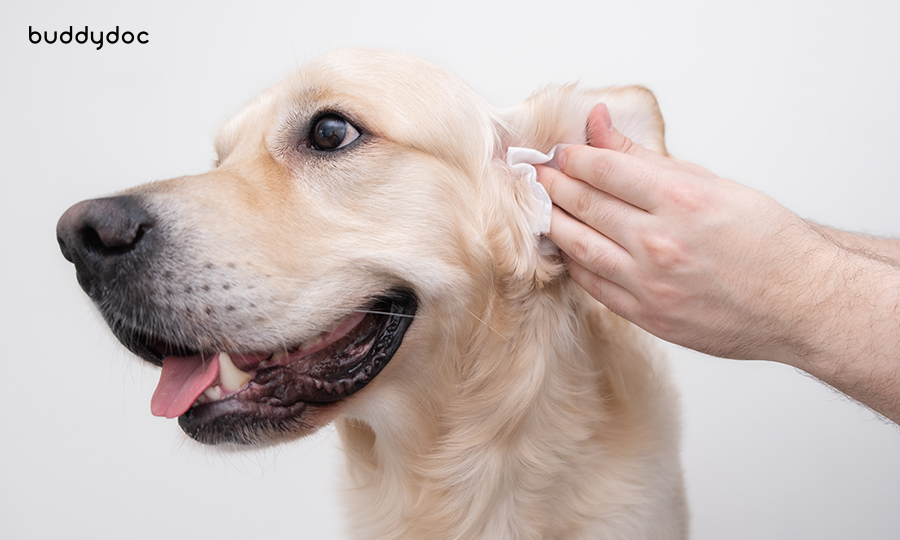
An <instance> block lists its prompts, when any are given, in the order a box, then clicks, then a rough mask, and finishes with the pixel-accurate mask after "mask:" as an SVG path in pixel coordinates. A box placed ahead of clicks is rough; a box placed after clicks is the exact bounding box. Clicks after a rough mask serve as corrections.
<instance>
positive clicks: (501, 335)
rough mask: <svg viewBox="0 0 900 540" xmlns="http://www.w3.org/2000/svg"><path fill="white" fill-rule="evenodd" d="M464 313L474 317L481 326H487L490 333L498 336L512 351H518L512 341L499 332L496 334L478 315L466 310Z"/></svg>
mask: <svg viewBox="0 0 900 540" xmlns="http://www.w3.org/2000/svg"><path fill="white" fill-rule="evenodd" d="M466 313H468V314H469V315H471V316H473V317H475V319H477V320H478V322H480V323H481V324H483V325H485V326H487V327H488V329H490V330H491V332H493V333H495V334H497V335H498V336H500V339H502V340H503V341H505V342H506V343H507V344H509V346H510V347H512V348H513V350H514V351H518V350H519V349H518V348H517V347H516V345H515V343H513V342H512V341H510V340H509V339H507V338H506V336H504V335H503V334H501V333H500V332H498V331H497V330H496V329H495V328H494V327H493V326H491V325H489V324H488V323H486V322H484V320H482V319H481V318H480V317H479V316H478V315H475V314H474V313H472V312H471V311H469V309H468V308H466Z"/></svg>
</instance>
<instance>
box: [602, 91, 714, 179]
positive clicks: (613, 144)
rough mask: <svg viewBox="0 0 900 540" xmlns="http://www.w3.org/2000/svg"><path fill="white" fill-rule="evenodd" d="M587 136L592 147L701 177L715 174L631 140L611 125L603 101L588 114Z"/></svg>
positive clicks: (610, 119) (607, 110)
mask: <svg viewBox="0 0 900 540" xmlns="http://www.w3.org/2000/svg"><path fill="white" fill-rule="evenodd" d="M587 138H588V144H589V145H590V146H593V147H594V148H605V149H607V150H613V151H616V152H621V153H623V154H628V155H630V156H634V157H636V158H639V159H642V160H645V161H648V162H650V163H652V164H654V165H658V166H661V167H666V168H668V169H674V170H680V171H683V172H689V173H692V174H695V175H697V176H701V177H713V176H715V175H714V174H713V173H711V172H709V171H707V170H706V169H704V168H703V167H700V166H699V165H694V164H693V163H690V162H687V161H679V160H673V159H672V158H670V157H668V156H664V155H662V154H657V153H656V152H654V151H653V150H649V149H647V148H645V147H643V146H641V145H639V144H637V143H636V142H634V141H632V140H631V139H629V138H628V137H626V136H625V135H623V134H622V133H620V132H619V130H617V129H616V128H615V127H613V125H612V118H611V117H610V115H609V108H607V106H606V104H605V103H599V104H597V105H595V106H594V108H593V109H592V110H591V114H590V115H589V116H588V121H587Z"/></svg>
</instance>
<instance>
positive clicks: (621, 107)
mask: <svg viewBox="0 0 900 540" xmlns="http://www.w3.org/2000/svg"><path fill="white" fill-rule="evenodd" d="M598 103H605V104H606V106H607V108H609V115H610V118H611V119H612V123H613V126H615V128H616V129H618V130H619V132H621V133H622V134H624V135H625V136H626V137H628V138H629V139H631V140H632V141H634V142H636V143H637V144H640V145H641V146H645V147H647V148H649V149H650V150H653V151H654V152H659V153H660V154H667V152H666V143H665V124H664V123H663V118H662V114H660V112H659V105H658V104H657V102H656V97H654V96H653V93H652V92H651V91H650V90H648V89H646V88H644V87H642V86H621V87H612V88H601V89H591V90H589V89H582V88H578V87H577V86H574V85H570V86H561V87H552V88H547V89H545V90H542V91H540V92H538V93H536V94H534V95H533V96H531V97H530V98H528V99H527V100H525V101H523V102H522V103H520V104H518V105H516V106H515V107H512V108H510V109H507V110H505V111H502V112H501V113H500V115H501V118H502V119H503V121H504V122H506V124H507V126H508V128H509V131H508V132H507V133H506V140H505V141H504V143H508V146H523V147H526V148H535V149H537V150H540V151H542V152H546V151H547V150H549V149H550V148H552V147H553V146H554V145H556V144H558V143H567V144H587V120H588V114H590V112H591V109H593V108H594V106H595V105H597V104H598Z"/></svg>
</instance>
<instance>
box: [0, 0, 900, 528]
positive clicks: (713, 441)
mask: <svg viewBox="0 0 900 540" xmlns="http://www.w3.org/2000/svg"><path fill="white" fill-rule="evenodd" d="M898 24H900V3H897V2H896V1H861V2H853V3H851V2H829V1H793V2H792V1H784V0H778V1H773V0H762V1H756V2H741V3H736V2H720V1H712V0H710V1H705V2H704V1H691V2H667V1H662V0H660V1H628V2H624V1H623V2H602V1H592V2H587V1H582V2H566V1H561V2H556V3H554V5H553V7H550V3H549V2H547V3H543V2H533V1H520V2H509V3H505V4H504V3H493V4H492V3H489V2H483V1H481V2H469V1H461V2H444V3H440V4H437V3H435V4H431V3H427V2H421V1H389V2H373V1H359V0H353V1H345V0H339V1H334V2H303V1H294V2H287V1H258V2H246V3H240V2H223V1H220V2H214V1H211V0H207V1H201V2H190V3H188V2H175V1H156V2H146V3H144V4H143V5H141V6H139V7H137V6H134V5H131V6H127V7H126V6H125V4H124V3H121V2H77V3H76V2H62V1H57V2H41V1H36V2H29V3H25V2H19V3H18V4H17V5H16V6H13V5H12V2H6V3H5V4H4V6H3V7H0V145H2V146H0V148H2V151H0V193H2V196H0V241H2V250H0V257H2V265H0V272H2V273H0V287H2V297H0V317H2V320H0V336H2V344H3V351H2V354H3V362H2V368H0V373H2V374H3V380H4V381H5V384H4V385H3V389H2V391H0V415H2V417H0V418H2V420H0V425H2V429H3V431H2V433H3V435H2V444H0V453H2V457H3V459H2V460H0V537H2V538H9V539H18V538H92V539H98V538H148V539H150V538H217V539H221V540H224V539H232V538H234V539H237V538H245V537H249V536H253V537H258V538H271V537H278V538H283V537H295V538H320V537H321V538H343V537H344V536H343V533H342V522H343V518H342V513H341V510H340V503H339V498H340V486H339V484H338V482H336V478H337V477H338V475H339V467H340V466H341V459H342V458H341V455H340V452H339V445H338V440H337V436H336V434H334V433H333V430H332V429H330V428H329V429H324V430H323V431H322V432H320V434H319V435H317V436H315V437H313V438H311V439H308V440H304V441H300V442H297V443H295V444H291V445H287V446H283V447H280V448H277V449H270V450H266V451H257V452H248V453H238V454H222V453H221V452H218V451H215V450H210V449H207V448H204V447H201V446H199V445H197V444H195V443H193V442H191V441H189V440H187V439H186V437H185V436H184V435H183V434H182V433H181V431H180V429H179V428H178V427H177V425H176V423H175V422H174V421H170V420H163V419H158V418H154V417H152V416H151V415H150V413H149V400H150V396H151V394H152V391H153V388H154V386H155V384H156V380H157V378H158V370H156V369H153V368H150V367H147V366H144V365H142V364H141V363H140V362H139V361H138V360H136V359H135V358H133V357H132V356H131V355H129V354H128V353H127V352H125V351H124V349H123V348H122V347H121V346H119V345H118V343H117V342H115V340H114V339H113V338H112V337H111V335H110V333H109V332H108V331H107V329H106V327H105V325H104V324H103V322H102V321H101V320H100V318H99V316H98V315H97V314H96V311H95V309H94V308H93V306H92V305H91V304H90V302H89V301H88V299H87V297H86V296H85V295H84V294H83V293H82V292H81V290H80V288H79V287H78V286H77V284H76V282H75V279H74V270H73V268H72V266H71V265H70V264H69V263H68V262H66V261H65V260H64V259H63V258H62V257H61V256H60V253H59V249H58V247H57V245H56V240H55V238H54V229H55V225H56V220H57V219H58V217H59V215H60V214H61V213H62V212H63V211H64V210H65V209H66V208H67V207H68V206H70V205H71V204H73V203H75V202H77V201H79V200H82V199H85V198H90V197H95V196H101V195H105V194H109V193H112V192H114V191H116V190H119V189H122V188H125V187H128V186H131V185H134V184H137V183H142V182H145V181H149V180H156V179H163V178H169V177H173V176H179V175H183V174H191V173H199V172H202V171H204V170H206V169H207V168H208V167H209V165H210V164H211V161H212V159H213V156H214V153H213V149H212V142H211V141H212V138H213V136H214V134H215V132H216V129H217V127H218V126H219V125H220V124H221V123H222V122H223V121H224V120H225V119H227V118H228V117H229V116H230V115H231V114H233V113H234V112H236V111H237V110H238V109H239V108H240V106H241V105H242V104H243V103H245V102H246V101H248V100H249V99H250V98H252V97H253V96H254V95H255V94H257V93H258V92H260V91H261V90H263V89H264V88H266V87H267V86H269V85H271V84H272V83H274V82H276V81H278V80H279V79H280V78H282V77H283V76H285V75H286V74H288V73H289V72H290V71H291V70H293V69H295V68H296V67H297V66H298V65H301V64H303V63H304V62H306V61H307V60H309V59H312V58H314V57H316V56H318V55H320V54H322V53H324V52H326V51H329V50H332V49H336V48H340V47H345V46H371V47H383V48H391V49H398V50H402V51H406V52H410V53H413V54H417V55H419V56H422V57H425V58H428V59H430V60H433V61H436V62H438V63H440V64H443V65H445V66H447V67H448V68H450V69H451V70H453V71H455V72H456V73H457V74H459V75H460V76H461V77H462V78H463V79H464V80H466V81H467V82H468V83H469V84H471V85H472V86H473V88H475V90H476V91H478V92H479V93H480V94H481V95H482V96H484V97H485V98H486V99H487V100H488V101H490V102H491V103H493V104H495V105H497V106H508V105H512V104H514V103H516V102H517V101H519V100H521V99H524V98H525V97H527V96H528V95H529V94H530V93H532V92H533V91H535V90H537V89H539V88H541V87H542V86H544V85H547V84H551V83H567V82H573V81H580V82H581V83H582V84H584V85H596V86H602V85H611V84H633V83H637V84H643V85H646V86H647V87H649V88H651V89H652V90H653V91H654V92H655V93H656V95H657V97H658V99H659V101H660V105H661V107H662V111H663V114H664V116H665V118H666V121H667V134H668V145H669V148H670V151H671V152H672V153H674V154H675V155H677V156H679V157H681V158H684V159H688V160H691V161H695V162H697V163H700V164H702V165H704V166H705V167H707V168H710V169H711V170H713V171H715V172H717V173H718V174H720V175H722V176H726V177H729V178H733V179H735V180H738V181H740V182H742V183H744V184H746V185H749V186H751V187H753V188H756V189H759V190H762V191H764V192H766V193H768V194H770V195H772V196H773V197H775V198H776V199H777V200H779V201H780V202H782V203H783V204H785V205H786V206H787V207H788V208H790V209H792V210H793V211H795V212H797V213H798V214H800V215H801V216H803V217H805V218H810V219H813V220H816V221H818V222H821V223H825V224H828V225H832V226H836V227H841V228H846V229H851V230H858V231H865V232H869V233H874V234H879V235H897V234H900V214H898V211H897V210H896V205H897V201H898V198H900V197H898V196H900V183H898V181H897V180H898V172H897V163H898V160H897V155H898V152H897V148H898V147H900V130H898V129H897V126H898V125H900V99H898V98H900V32H898V31H897V26H898ZM29 25H31V26H32V27H33V28H34V29H35V30H38V31H43V30H50V31H53V30H57V31H61V30H65V29H67V28H68V27H69V26H70V25H71V26H73V27H74V29H75V31H77V30H79V29H80V28H83V27H84V26H85V25H88V26H89V27H90V29H92V30H95V31H99V30H103V31H107V30H111V29H113V28H114V27H115V26H117V25H118V26H119V28H120V31H122V32H124V31H126V30H131V31H132V32H138V31H146V32H148V35H149V40H150V42H149V44H147V45H131V46H123V45H121V44H120V45H118V46H107V45H104V47H103V49H101V50H96V49H95V47H94V46H90V45H81V46H78V45H68V46H66V45H60V44H55V45H46V44H40V45H33V44H31V43H29V39H28V27H29ZM669 349H670V353H671V354H670V356H671V358H672V362H673V366H674V371H675V375H676V377H677V381H678V384H679V386H680V388H681V393H682V404H683V418H684V445H683V461H684V467H685V473H686V477H687V485H688V492H689V497H690V505H691V510H692V515H693V520H692V529H693V538H695V539H698V540H714V539H722V538H729V539H750V538H753V539H795V538H811V539H812V538H815V539H844V538H868V539H888V538H897V537H898V534H900V533H898V532H897V531H898V530H900V512H898V511H897V509H898V508H900V435H898V432H897V428H896V426H894V425H886V424H884V423H883V422H881V421H880V420H878V419H877V417H876V416H875V415H873V414H872V413H870V412H868V411H866V410H865V409H863V408H861V407H859V406H858V405H856V404H854V403H851V402H849V401H848V400H847V399H846V398H844V397H842V396H841V395H839V394H837V393H836V392H834V391H832V390H830V389H828V388H827V387H825V386H824V385H822V384H821V383H819V382H817V381H815V380H813V379H811V378H809V377H808V376H804V375H803V374H800V373H798V372H796V371H794V370H792V369H789V368H785V367H783V366H779V365H773V364H768V363H764V362H736V361H726V360H719V359H713V358H709V357H706V356H703V355H700V354H696V353H693V352H690V351H687V350H684V349H679V348H676V347H669Z"/></svg>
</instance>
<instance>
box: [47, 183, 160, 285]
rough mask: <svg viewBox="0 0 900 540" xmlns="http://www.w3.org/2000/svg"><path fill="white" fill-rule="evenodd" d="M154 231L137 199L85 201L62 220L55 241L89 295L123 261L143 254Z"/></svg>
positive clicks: (127, 196)
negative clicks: (146, 239)
mask: <svg viewBox="0 0 900 540" xmlns="http://www.w3.org/2000/svg"><path fill="white" fill-rule="evenodd" d="M152 228H153V220H152V218H151V216H150V214H149V213H148V212H147V211H146V210H145V208H144V206H143V205H142V204H141V202H140V201H139V200H138V198H137V197H134V196H129V195H123V196H119V197H109V198H105V199H91V200H88V201H82V202H80V203H78V204H76V205H74V206H72V207H71V208H69V209H68V210H66V212H65V213H64V214H63V215H62V217H61V218H59V223H57V225H56V238H57V240H58V241H59V247H60V249H61V250H62V254H63V256H64V257H65V258H66V259H68V260H69V261H71V262H72V263H74V264H75V270H76V272H77V275H78V281H79V282H80V283H81V286H82V287H84V289H85V290H86V291H87V292H88V293H89V294H90V292H91V291H90V290H89V287H92V286H93V284H95V283H96V282H97V281H98V280H99V281H106V282H108V281H109V280H111V279H112V278H113V277H115V276H116V274H117V272H118V269H119V266H120V264H121V262H122V260H124V259H128V258H132V257H133V256H134V254H135V252H137V251H141V249H140V248H141V247H142V243H146V242H142V241H144V237H145V235H146V233H147V232H148V231H149V230H150V229H152Z"/></svg>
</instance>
